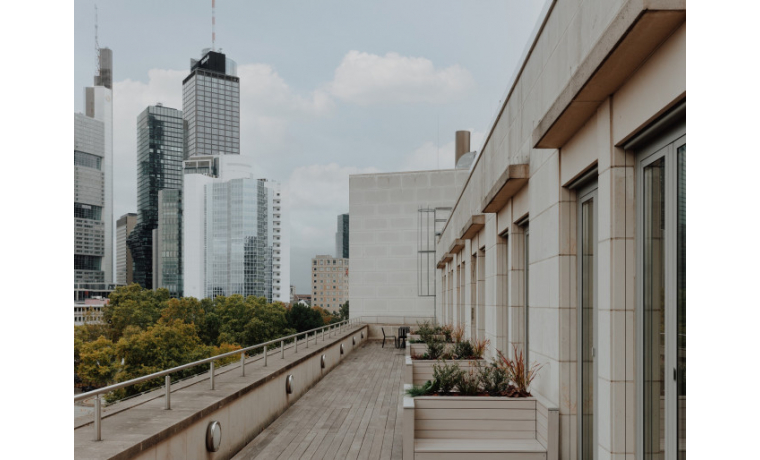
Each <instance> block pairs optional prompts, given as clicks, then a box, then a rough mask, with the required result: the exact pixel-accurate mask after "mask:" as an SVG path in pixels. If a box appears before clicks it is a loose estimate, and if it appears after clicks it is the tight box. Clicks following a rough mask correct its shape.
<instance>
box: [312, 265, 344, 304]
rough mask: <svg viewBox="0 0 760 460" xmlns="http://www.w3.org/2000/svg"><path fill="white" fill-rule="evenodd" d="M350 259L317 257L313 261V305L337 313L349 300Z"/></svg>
mask: <svg viewBox="0 0 760 460" xmlns="http://www.w3.org/2000/svg"><path fill="white" fill-rule="evenodd" d="M348 268H349V267H348V259H346V258H341V257H332V256H316V257H315V258H313V259H311V275H312V276H311V305H312V306H313V307H320V308H324V309H325V310H327V311H329V312H333V313H335V312H337V311H338V310H339V309H340V306H341V305H343V304H344V303H345V302H346V301H347V300H348Z"/></svg>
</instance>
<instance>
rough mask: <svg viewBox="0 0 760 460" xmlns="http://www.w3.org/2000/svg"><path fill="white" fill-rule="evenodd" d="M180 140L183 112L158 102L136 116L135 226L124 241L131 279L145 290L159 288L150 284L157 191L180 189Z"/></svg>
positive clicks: (181, 148)
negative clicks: (131, 266) (131, 261)
mask: <svg viewBox="0 0 760 460" xmlns="http://www.w3.org/2000/svg"><path fill="white" fill-rule="evenodd" d="M183 143H184V135H183V120H182V111H180V110H177V109H172V108H169V107H163V106H162V105H160V104H158V105H155V106H149V107H147V108H146V109H145V110H143V112H142V113H141V114H140V115H139V116H138V117H137V225H136V226H135V229H134V230H133V231H132V233H131V234H130V235H129V238H128V239H127V244H128V246H129V248H130V250H131V251H132V258H133V259H134V281H135V283H138V284H139V285H140V286H142V287H143V288H146V289H153V288H154V287H159V286H154V284H153V262H154V254H153V230H154V229H156V228H158V220H159V215H158V214H159V213H158V210H159V207H158V194H159V191H161V190H164V189H174V190H181V189H182V160H183V156H184V147H183ZM177 231H179V230H177ZM177 238H179V236H177ZM178 257H179V256H178Z"/></svg>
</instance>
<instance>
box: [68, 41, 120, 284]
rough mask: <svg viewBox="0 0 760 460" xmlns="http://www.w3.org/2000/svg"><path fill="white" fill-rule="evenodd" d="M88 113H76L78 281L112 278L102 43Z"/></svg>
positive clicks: (107, 71)
mask: <svg viewBox="0 0 760 460" xmlns="http://www.w3.org/2000/svg"><path fill="white" fill-rule="evenodd" d="M98 59H99V69H98V74H97V75H95V78H94V82H95V85H94V86H91V87H88V88H85V113H84V114H82V113H77V114H74V282H75V283H112V282H113V235H114V234H113V105H112V97H113V94H112V90H111V87H112V84H111V82H112V71H113V59H112V53H111V50H110V49H108V48H100V49H99V53H98Z"/></svg>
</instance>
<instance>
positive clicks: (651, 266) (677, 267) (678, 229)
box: [637, 127, 686, 460]
mask: <svg viewBox="0 0 760 460" xmlns="http://www.w3.org/2000/svg"><path fill="white" fill-rule="evenodd" d="M684 132H685V128H683V127H682V128H679V130H676V131H675V132H674V133H671V135H670V136H669V137H666V138H664V139H661V140H660V141H659V143H654V144H653V145H652V146H651V147H650V148H649V149H648V150H643V151H642V153H641V154H640V155H639V161H638V171H637V173H638V177H639V184H638V189H639V193H638V201H639V203H638V211H637V212H638V225H639V231H638V235H639V238H638V254H639V268H638V271H639V280H640V281H639V287H638V292H639V296H638V298H639V301H638V317H639V319H640V323H639V324H640V325H641V326H640V330H639V337H640V339H641V341H640V343H641V346H640V350H641V358H640V360H639V370H640V373H639V376H640V380H639V382H640V384H641V385H640V388H641V392H640V396H641V399H640V401H641V404H640V412H639V413H640V414H641V418H640V420H641V422H640V424H639V425H640V426H639V430H640V431H639V432H640V433H641V438H640V439H641V444H640V446H639V449H640V451H641V453H642V456H643V458H644V459H648V460H649V459H652V460H660V459H662V460H674V459H685V458H686V426H685V423H686V136H685V135H684V134H683V133H684Z"/></svg>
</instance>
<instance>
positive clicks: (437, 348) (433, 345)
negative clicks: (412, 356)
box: [426, 340, 446, 359]
mask: <svg viewBox="0 0 760 460" xmlns="http://www.w3.org/2000/svg"><path fill="white" fill-rule="evenodd" d="M426 343H427V347H428V351H427V355H428V359H438V358H440V357H441V355H442V354H443V350H444V349H445V348H446V344H444V343H443V342H439V341H437V340H430V341H428V342H426Z"/></svg>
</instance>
